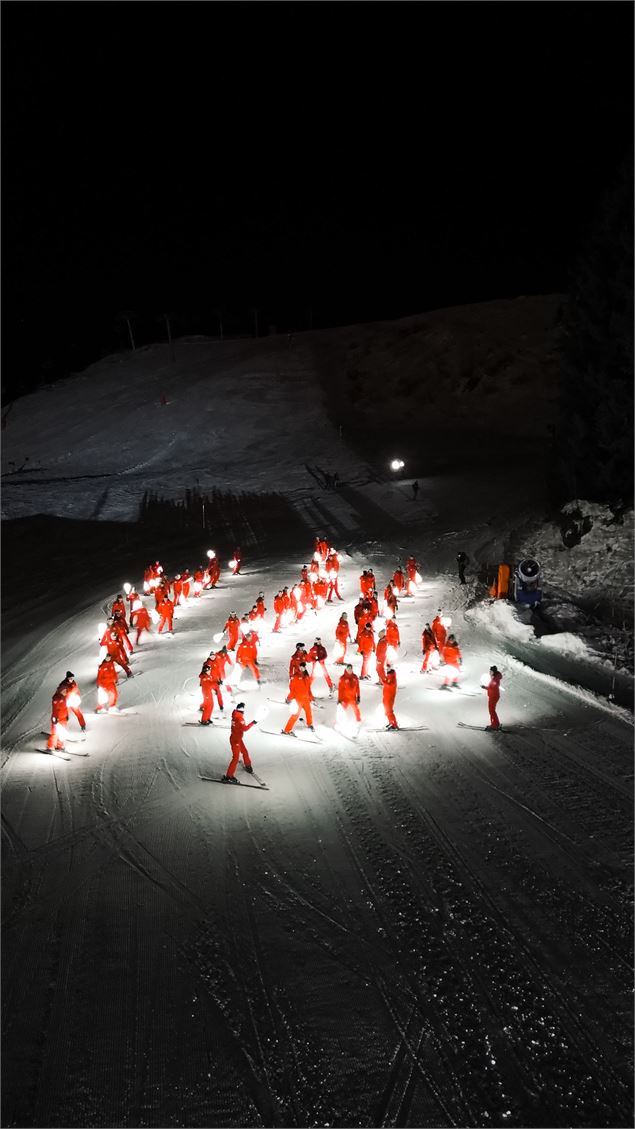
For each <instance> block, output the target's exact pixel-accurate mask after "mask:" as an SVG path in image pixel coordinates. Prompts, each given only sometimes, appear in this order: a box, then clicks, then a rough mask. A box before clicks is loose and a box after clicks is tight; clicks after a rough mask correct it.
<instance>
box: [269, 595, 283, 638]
mask: <svg viewBox="0 0 635 1129" xmlns="http://www.w3.org/2000/svg"><path fill="white" fill-rule="evenodd" d="M273 610H274V612H275V616H276V618H275V622H274V625H273V628H272V631H273V632H275V633H277V632H278V631H279V630H280V628H281V626H282V616H283V614H284V600H283V598H282V592H276V594H275V596H274V598H273Z"/></svg>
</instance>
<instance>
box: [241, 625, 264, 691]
mask: <svg viewBox="0 0 635 1129" xmlns="http://www.w3.org/2000/svg"><path fill="white" fill-rule="evenodd" d="M236 663H237V665H238V666H241V667H242V668H243V670H245V669H246V670H250V671H251V673H252V674H253V676H254V678H255V679H256V682H257V683H258V686H260V671H259V670H258V648H257V647H256V642H255V640H254V638H253V635H252V632H251V631H248V632H247V634H246V635H245V638H244V639H243V640H242V642H241V643H239V645H238V650H237V651H236ZM241 677H242V675H240V676H239V678H238V682H239V683H240V678H241Z"/></svg>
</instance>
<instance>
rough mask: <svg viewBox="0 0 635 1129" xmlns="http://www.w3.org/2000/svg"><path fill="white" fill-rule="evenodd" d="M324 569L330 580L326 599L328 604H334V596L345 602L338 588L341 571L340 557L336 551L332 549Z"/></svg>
mask: <svg viewBox="0 0 635 1129" xmlns="http://www.w3.org/2000/svg"><path fill="white" fill-rule="evenodd" d="M324 567H325V569H326V574H327V576H328V578H329V587H328V594H327V597H326V602H327V604H332V603H333V596H337V598H338V600H343V599H344V597H343V596H342V595H340V590H339V586H338V580H339V571H340V558H339V557H338V555H337V553H336V552H335V549H331V551H330V553H329V555H328V557H327V558H326V561H325V564H324Z"/></svg>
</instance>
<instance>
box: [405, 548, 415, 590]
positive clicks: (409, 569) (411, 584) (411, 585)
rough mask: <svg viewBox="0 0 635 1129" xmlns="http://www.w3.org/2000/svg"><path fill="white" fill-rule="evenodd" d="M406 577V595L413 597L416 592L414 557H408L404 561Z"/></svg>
mask: <svg viewBox="0 0 635 1129" xmlns="http://www.w3.org/2000/svg"><path fill="white" fill-rule="evenodd" d="M406 575H407V577H408V586H407V593H408V595H409V596H414V594H415V592H416V590H417V559H416V557H408V560H407V561H406Z"/></svg>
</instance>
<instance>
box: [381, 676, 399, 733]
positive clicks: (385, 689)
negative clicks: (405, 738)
mask: <svg viewBox="0 0 635 1129" xmlns="http://www.w3.org/2000/svg"><path fill="white" fill-rule="evenodd" d="M381 696H382V702H383V705H384V713H385V714H386V720H387V721H388V725H387V726H386V729H399V726H398V725H397V718H396V717H395V708H394V707H395V698H396V696H397V675H396V673H395V671H394V670H393V668H392V667H391V665H390V663H388V666H387V668H386V677H385V679H384V683H383V686H382V688H381Z"/></svg>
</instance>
